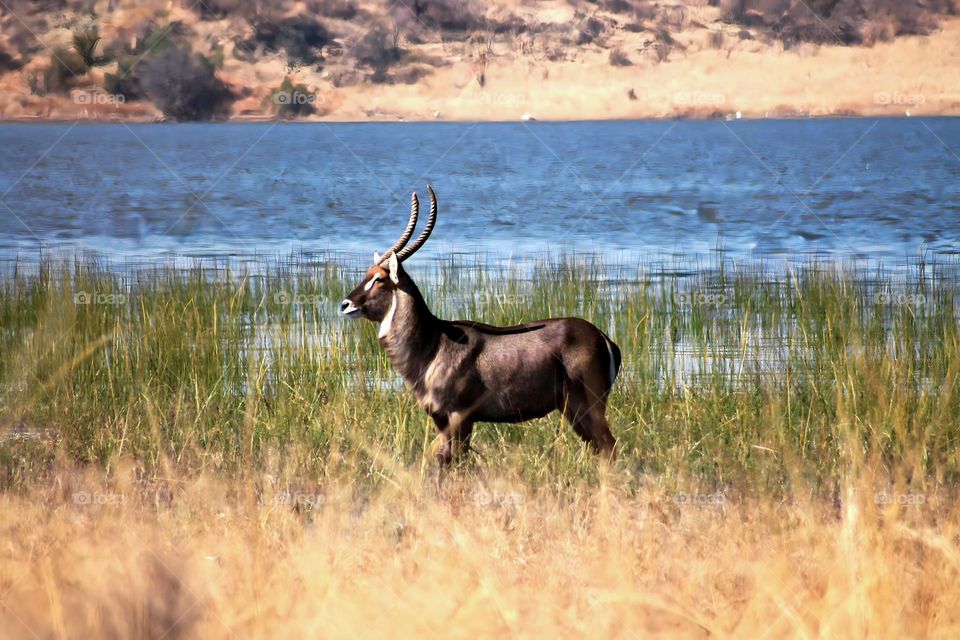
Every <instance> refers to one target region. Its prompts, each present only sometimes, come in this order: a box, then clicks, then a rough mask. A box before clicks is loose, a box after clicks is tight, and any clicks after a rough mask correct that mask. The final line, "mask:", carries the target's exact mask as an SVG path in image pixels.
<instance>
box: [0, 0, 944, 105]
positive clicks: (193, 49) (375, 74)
mask: <svg viewBox="0 0 960 640" xmlns="http://www.w3.org/2000/svg"><path fill="white" fill-rule="evenodd" d="M711 5H716V6H711ZM4 7H6V8H0V24H2V27H3V30H2V36H0V119H4V120H21V119H27V120H29V119H38V118H39V119H66V120H73V119H78V118H82V119H123V120H127V121H140V120H142V121H152V120H158V119H172V120H204V119H260V118H274V117H289V118H302V119H323V120H358V121H365V120H397V119H404V120H427V119H449V120H516V119H519V118H521V117H522V116H523V115H524V114H529V116H530V117H535V118H537V119H607V118H647V117H657V118H662V117H692V118H698V117H735V114H737V113H738V112H739V113H740V114H741V115H742V116H743V117H806V116H827V115H871V116H875V115H876V116H879V115H904V114H905V113H910V114H913V115H944V114H957V113H960V88H958V87H960V72H958V69H960V64H958V63H960V19H958V18H957V17H956V15H955V14H956V6H955V5H954V4H952V3H950V2H940V3H938V2H928V3H925V4H924V5H923V6H922V7H921V6H920V5H913V3H901V2H883V1H882V0H873V1H872V2H870V1H867V0H859V1H858V0H839V2H838V1H837V0H832V1H823V0H821V1H820V2H810V3H803V2H800V3H797V2H777V1H776V0H757V1H756V2H752V3H751V2H743V1H740V2H731V1H727V0H724V1H723V2H706V1H705V0H690V1H688V2H674V3H654V2H624V1H609V2H605V3H599V2H598V3H590V2H565V1H557V0H549V1H542V2H533V1H513V2H510V1H501V2H491V3H479V2H476V3H475V2H470V1H466V0H461V1H441V2H412V1H411V2H410V3H409V6H408V4H407V3H404V2H394V3H388V2H359V3H358V2H351V1H349V0H340V1H331V0H321V1H301V2H275V3H269V4H266V3H257V2H249V1H246V0H198V1H197V2H196V3H193V2H192V0H185V1H184V2H175V1H174V2H147V3H137V2H131V1H128V0H101V1H93V2H90V1H83V2H80V1H73V0H70V1H65V2H47V3H37V2H12V3H10V4H9V5H4Z"/></svg>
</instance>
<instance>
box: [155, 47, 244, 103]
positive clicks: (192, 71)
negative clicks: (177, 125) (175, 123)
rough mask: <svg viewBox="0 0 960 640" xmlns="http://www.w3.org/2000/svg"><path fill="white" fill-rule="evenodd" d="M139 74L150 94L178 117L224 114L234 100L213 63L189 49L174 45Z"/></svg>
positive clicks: (156, 57) (156, 101)
mask: <svg viewBox="0 0 960 640" xmlns="http://www.w3.org/2000/svg"><path fill="white" fill-rule="evenodd" d="M139 75H140V83H141V85H142V86H143V90H144V93H145V94H146V95H147V97H148V98H150V100H151V101H152V102H153V103H154V104H156V105H157V106H158V107H159V108H160V109H161V110H162V111H163V113H164V115H166V116H167V117H170V118H173V119H175V120H181V121H183V120H209V119H211V118H217V117H223V116H226V115H227V114H228V112H229V109H230V105H231V104H232V103H233V99H234V97H233V94H232V93H231V92H230V89H229V88H228V87H227V85H225V84H224V83H223V81H221V80H220V79H219V78H218V77H217V76H216V73H214V67H213V65H212V64H211V63H210V62H209V61H208V60H207V59H206V58H204V57H203V56H200V55H195V54H193V53H192V52H191V51H190V50H189V49H187V48H182V47H172V48H170V49H168V50H166V51H164V52H163V53H161V54H160V55H157V56H151V57H150V59H149V60H147V61H146V62H144V63H143V69H142V71H140V74H139Z"/></svg>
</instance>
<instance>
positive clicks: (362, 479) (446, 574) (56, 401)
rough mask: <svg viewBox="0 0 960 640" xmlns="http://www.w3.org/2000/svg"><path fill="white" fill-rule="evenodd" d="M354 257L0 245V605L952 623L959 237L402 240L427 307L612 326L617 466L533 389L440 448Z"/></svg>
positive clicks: (483, 627)
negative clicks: (464, 452) (753, 242)
mask: <svg viewBox="0 0 960 640" xmlns="http://www.w3.org/2000/svg"><path fill="white" fill-rule="evenodd" d="M365 266H366V265H360V264H354V263H345V262H342V261H341V262H338V261H335V260H306V259H294V260H279V259H277V260H270V259H265V260H263V261H262V262H261V263H259V264H258V265H257V266H256V268H242V269H231V268H227V267H226V266H224V265H218V264H215V263H210V262H207V263H204V264H197V265H196V266H193V267H172V266H171V267H158V266H155V265H154V266H140V267H132V268H131V267H129V266H126V267H124V268H116V267H115V266H113V265H110V264H107V263H104V262H98V261H96V260H93V259H78V260H72V261H65V262H62V261H44V262H41V263H40V264H33V265H30V266H28V267H19V266H15V267H10V268H8V269H7V270H6V271H5V272H4V274H3V275H2V277H0V438H2V442H0V472H2V475H0V513H2V514H3V515H2V517H0V526H2V528H3V529H4V531H3V533H2V535H0V539H2V540H4V541H5V543H4V545H3V546H2V547H0V620H2V621H3V623H4V628H5V629H9V630H12V633H13V635H15V636H17V637H32V635H31V634H36V635H37V636H38V637H58V636H69V637H74V636H76V635H78V634H84V635H92V636H110V637H126V636H129V635H130V634H134V635H137V636H144V637H155V638H160V637H178V636H179V637H210V636H214V637H217V636H223V637H231V636H239V637H260V636H268V635H271V636H272V635H278V636H302V635H306V636H316V635H323V636H335V637H340V636H348V635H356V634H359V633H361V632H364V631H367V632H373V633H377V632H379V633H380V634H386V633H388V632H390V633H395V634H397V635H413V634H417V635H423V634H432V635H459V636H471V637H475V636H483V635H511V634H512V635H533V634H538V635H539V634H548V633H549V634H556V633H564V634H570V635H588V634H589V635H596V634H598V633H599V634H602V635H628V634H634V635H636V634H641V635H645V634H651V633H668V634H670V635H677V634H681V635H693V636H702V635H719V636H725V635H740V636H742V635H744V634H746V635H751V636H755V637H760V636H762V635H763V634H769V635H771V636H777V635H783V634H787V635H791V636H804V637H809V636H831V637H834V636H838V635H840V636H846V635H855V636H865V635H868V636H888V637H902V636H903V635H943V636H946V637H950V636H952V635H956V633H957V631H958V614H957V612H958V611H960V607H958V606H957V605H958V604H960V587H958V586H957V585H958V584H960V583H958V580H957V578H958V575H957V574H958V571H960V517H958V510H957V507H956V503H955V496H956V486H957V480H958V471H960V458H958V451H960V403H958V393H957V392H958V388H957V382H958V375H960V340H958V322H957V320H958V309H960V304H958V302H960V301H958V298H957V291H958V287H957V284H958V279H957V273H958V269H957V265H956V264H953V263H951V262H947V261H938V262H923V261H917V262H916V263H913V264H911V265H909V266H907V267H905V268H903V269H898V270H896V271H885V270H882V269H879V268H866V267H863V266H856V265H853V264H850V265H843V264H836V263H829V264H828V263H818V262H809V263H806V264H801V265H794V266H785V267H783V268H777V269H771V268H765V267H764V268H761V267H757V266H749V267H748V266H743V265H737V264H733V263H728V262H723V261H719V262H717V263H716V264H713V265H709V266H708V267H706V268H704V269H701V270H697V271H693V272H683V271H675V270H666V269H663V268H661V267H655V266H651V265H637V264H628V263H625V262H620V263H610V262H609V261H608V262H605V261H603V260H601V259H599V258H596V257H591V256H558V257H554V258H548V259H543V260H542V261H539V262H535V263H526V264H510V263H508V262H507V263H498V264H497V265H496V266H490V265H489V264H488V263H486V262H483V261H481V260H479V259H478V258H477V259H471V257H470V256H458V257H456V258H453V259H450V260H446V261H442V262H436V263H433V264H431V263H423V264H411V265H410V267H409V269H410V271H411V273H412V275H413V276H414V278H415V279H416V280H417V282H418V283H419V284H420V286H421V289H422V290H423V292H424V294H425V297H426V298H427V300H428V302H429V303H430V304H431V305H432V307H433V309H434V310H435V312H436V313H437V314H438V315H440V316H441V317H447V318H471V319H478V320H483V321H485V322H490V323H494V324H511V323H516V322H521V321H528V320H532V319H536V318H542V317H549V316H560V315H579V316H582V317H586V318H588V319H590V320H591V321H593V322H595V323H596V324H597V325H598V326H600V327H601V328H602V329H604V330H605V331H607V332H608V333H609V334H610V335H611V337H612V338H613V339H614V340H615V341H616V342H617V343H618V344H619V345H620V347H621V349H622V351H623V354H624V366H623V369H622V372H621V376H620V378H619V380H618V383H617V386H616V387H615V391H614V393H613V396H612V400H611V405H610V411H609V412H608V415H609V416H610V420H611V425H612V429H613V431H614V433H615V435H616V436H617V438H618V440H619V444H620V448H621V455H620V458H619V460H618V461H617V462H616V463H615V464H614V465H612V466H611V467H609V468H608V467H603V466H600V465H598V463H597V460H596V459H595V458H594V457H593V456H592V454H591V453H590V452H589V451H588V450H586V449H585V448H584V447H583V445H582V444H581V443H580V441H579V439H578V438H577V437H576V436H575V435H574V434H573V432H572V430H571V429H570V428H569V427H568V426H566V425H564V424H563V423H562V421H561V419H560V417H559V416H549V417H547V418H544V419H541V420H537V421H534V422H532V423H527V424H525V425H480V426H479V427H478V429H477V431H476V432H475V435H474V438H475V445H476V447H477V449H478V452H477V453H476V455H472V456H470V457H468V458H466V459H465V460H463V461H462V462H461V463H460V464H458V465H457V466H456V467H455V468H454V469H452V470H451V471H450V472H448V473H446V474H440V473H439V472H438V470H437V467H436V465H435V463H434V462H433V459H432V456H431V455H430V450H431V446H432V442H433V438H434V433H433V427H432V425H431V424H429V421H428V420H427V418H426V417H425V416H424V415H423V414H422V412H421V411H420V410H419V409H418V408H417V407H416V404H415V401H414V399H413V397H412V394H410V393H409V392H407V391H405V390H404V389H403V386H402V384H401V382H400V380H399V378H398V377H397V376H396V375H395V373H394V372H393V370H392V369H391V367H390V365H389V363H388V362H387V361H386V359H385V357H384V355H383V353H382V352H381V350H380V348H379V345H378V344H377V342H376V338H375V327H374V326H372V324H371V323H366V322H347V321H344V320H342V319H340V318H339V316H338V314H337V307H338V304H339V301H340V300H341V299H342V297H343V295H344V294H345V293H346V292H347V291H349V290H350V289H351V288H352V287H353V286H354V285H355V283H356V282H357V281H358V278H359V275H360V273H361V269H362V267H365Z"/></svg>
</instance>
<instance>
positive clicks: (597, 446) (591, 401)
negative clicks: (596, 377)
mask: <svg viewBox="0 0 960 640" xmlns="http://www.w3.org/2000/svg"><path fill="white" fill-rule="evenodd" d="M606 413H607V393H606V392H603V394H602V395H601V394H592V393H591V392H590V391H589V389H587V387H586V386H585V385H584V384H583V383H582V382H579V381H574V382H572V383H571V384H570V385H568V390H567V397H566V402H565V404H564V407H563V415H564V417H566V419H567V420H568V421H569V422H570V424H571V425H573V430H574V431H576V432H577V435H578V436H580V437H581V438H582V439H583V440H584V441H585V442H587V443H588V444H589V445H590V446H591V447H592V448H593V450H594V451H596V452H597V453H599V454H601V455H602V456H603V457H604V458H607V459H609V460H614V459H616V457H617V440H616V438H614V437H613V433H612V432H611V431H610V424H609V423H608V422H607V416H606Z"/></svg>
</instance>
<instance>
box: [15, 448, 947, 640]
mask: <svg viewBox="0 0 960 640" xmlns="http://www.w3.org/2000/svg"><path fill="white" fill-rule="evenodd" d="M58 468H59V470H58V471H55V472H53V473H52V474H51V476H50V477H49V479H48V480H47V481H45V482H44V483H43V484H41V485H37V486H35V487H34V488H33V489H30V490H29V491H26V492H25V493H23V494H21V495H16V494H14V493H5V494H3V495H0V527H2V532H0V539H2V540H3V541H4V542H3V545H2V546H0V625H2V627H0V628H2V629H3V633H2V635H4V636H5V637H12V638H34V637H37V638H57V637H70V638H98V637H110V638H132V637H138V638H139V637H149V638H178V637H202V638H217V637H225V638H227V637H236V638H247V637H254V638H255V637H270V638H274V637H292V638H302V637H369V636H381V637H423V636H442V637H467V638H474V637H491V636H498V637H500V636H521V637H571V636H583V637H624V636H625V637H648V636H658V635H663V636H670V637H705V636H717V637H727V636H729V637H750V638H763V637H769V638H782V637H874V638H877V637H879V638H887V637H888V638H903V637H920V636H932V637H958V634H960V586H958V577H960V575H958V574H960V550H958V539H960V513H958V512H957V509H956V507H955V506H947V505H948V503H949V501H947V500H943V501H941V500H940V498H939V497H938V496H937V495H932V494H927V495H923V496H920V497H917V496H915V495H914V496H912V497H908V496H902V495H897V494H892V496H893V500H892V502H894V503H903V502H914V503H916V502H919V501H922V504H910V505H898V504H894V505H891V506H878V505H877V504H876V500H875V495H874V493H873V492H872V490H870V489H869V483H863V484H862V486H861V485H860V484H858V483H851V484H850V485H848V486H847V487H845V488H844V489H842V490H841V491H840V492H839V497H838V500H837V503H836V504H830V505H827V504H822V503H818V502H807V501H805V500H804V499H802V498H800V497H796V498H795V499H793V500H791V501H786V502H773V501H762V500H761V501H759V502H749V503H747V502H738V501H736V500H734V499H732V498H728V499H725V500H721V499H720V498H716V497H713V498H709V497H704V498H702V499H700V500H699V502H701V503H702V504H699V505H694V504H691V503H692V502H694V501H698V500H696V499H695V498H694V497H689V496H688V499H687V501H686V502H684V501H683V500H682V499H681V500H678V499H677V496H674V495H671V494H670V493H669V492H667V491H664V490H663V489H660V488H657V487H656V482H655V481H654V480H653V479H649V478H648V479H643V480H638V479H637V478H631V477H629V476H627V475H620V474H618V473H612V474H611V475H609V476H607V477H605V478H603V479H602V480H601V481H600V482H599V483H598V484H597V485H594V486H588V485H586V484H584V485H582V486H568V487H566V488H565V489H563V490H562V491H560V490H557V489H551V490H539V491H538V492H536V493H533V492H531V491H530V490H528V489H525V488H524V486H525V485H524V484H523V483H522V482H519V481H516V480H515V479H510V478H503V479H500V480H487V479H479V478H476V477H474V478H472V479H470V478H468V477H467V476H466V475H464V474H462V473H459V472H458V473H455V474H454V475H452V476H448V477H446V478H445V479H444V480H443V482H441V483H440V484H439V485H438V484H437V482H436V478H430V476H429V474H427V476H425V477H418V476H416V475H415V474H413V473H412V472H408V471H402V470H396V469H392V470H391V469H373V470H371V472H372V473H378V474H383V475H384V477H386V478H388V482H386V483H384V485H383V486H384V487H385V488H384V489H382V490H378V491H376V492H373V493H366V494H363V495H361V494H360V493H359V492H358V490H357V489H356V488H355V487H353V486H351V484H350V483H348V482H345V481H344V482H338V483H333V484H331V485H330V486H327V487H323V488H314V489H312V490H304V489H301V490H300V491H299V492H293V491H291V490H288V489H281V488H279V487H277V486H276V483H275V482H274V481H273V480H272V479H271V477H269V476H258V477H256V478H253V479H250V480H248V481H239V482H235V483H232V482H231V483H226V482H225V481H223V480H213V479H210V478H207V477H202V476H200V477H196V476H195V477H192V478H168V479H166V480H162V481H160V480H153V481H149V482H146V481H138V480H136V478H137V473H136V470H135V469H134V468H133V467H129V466H125V465H122V464H121V465H120V466H119V467H117V468H115V469H114V471H113V472H112V473H111V474H109V477H107V476H104V475H102V472H96V471H92V470H90V469H87V470H77V469H71V468H68V467H66V466H63V465H60V466H59V467H58ZM78 495H79V496H81V497H80V498H77V496H78ZM84 496H86V497H87V498H89V503H88V504H82V503H83V502H84V499H85V498H84ZM121 496H122V497H121ZM78 502H79V503H78ZM98 502H99V503H102V504H95V503H98Z"/></svg>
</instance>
